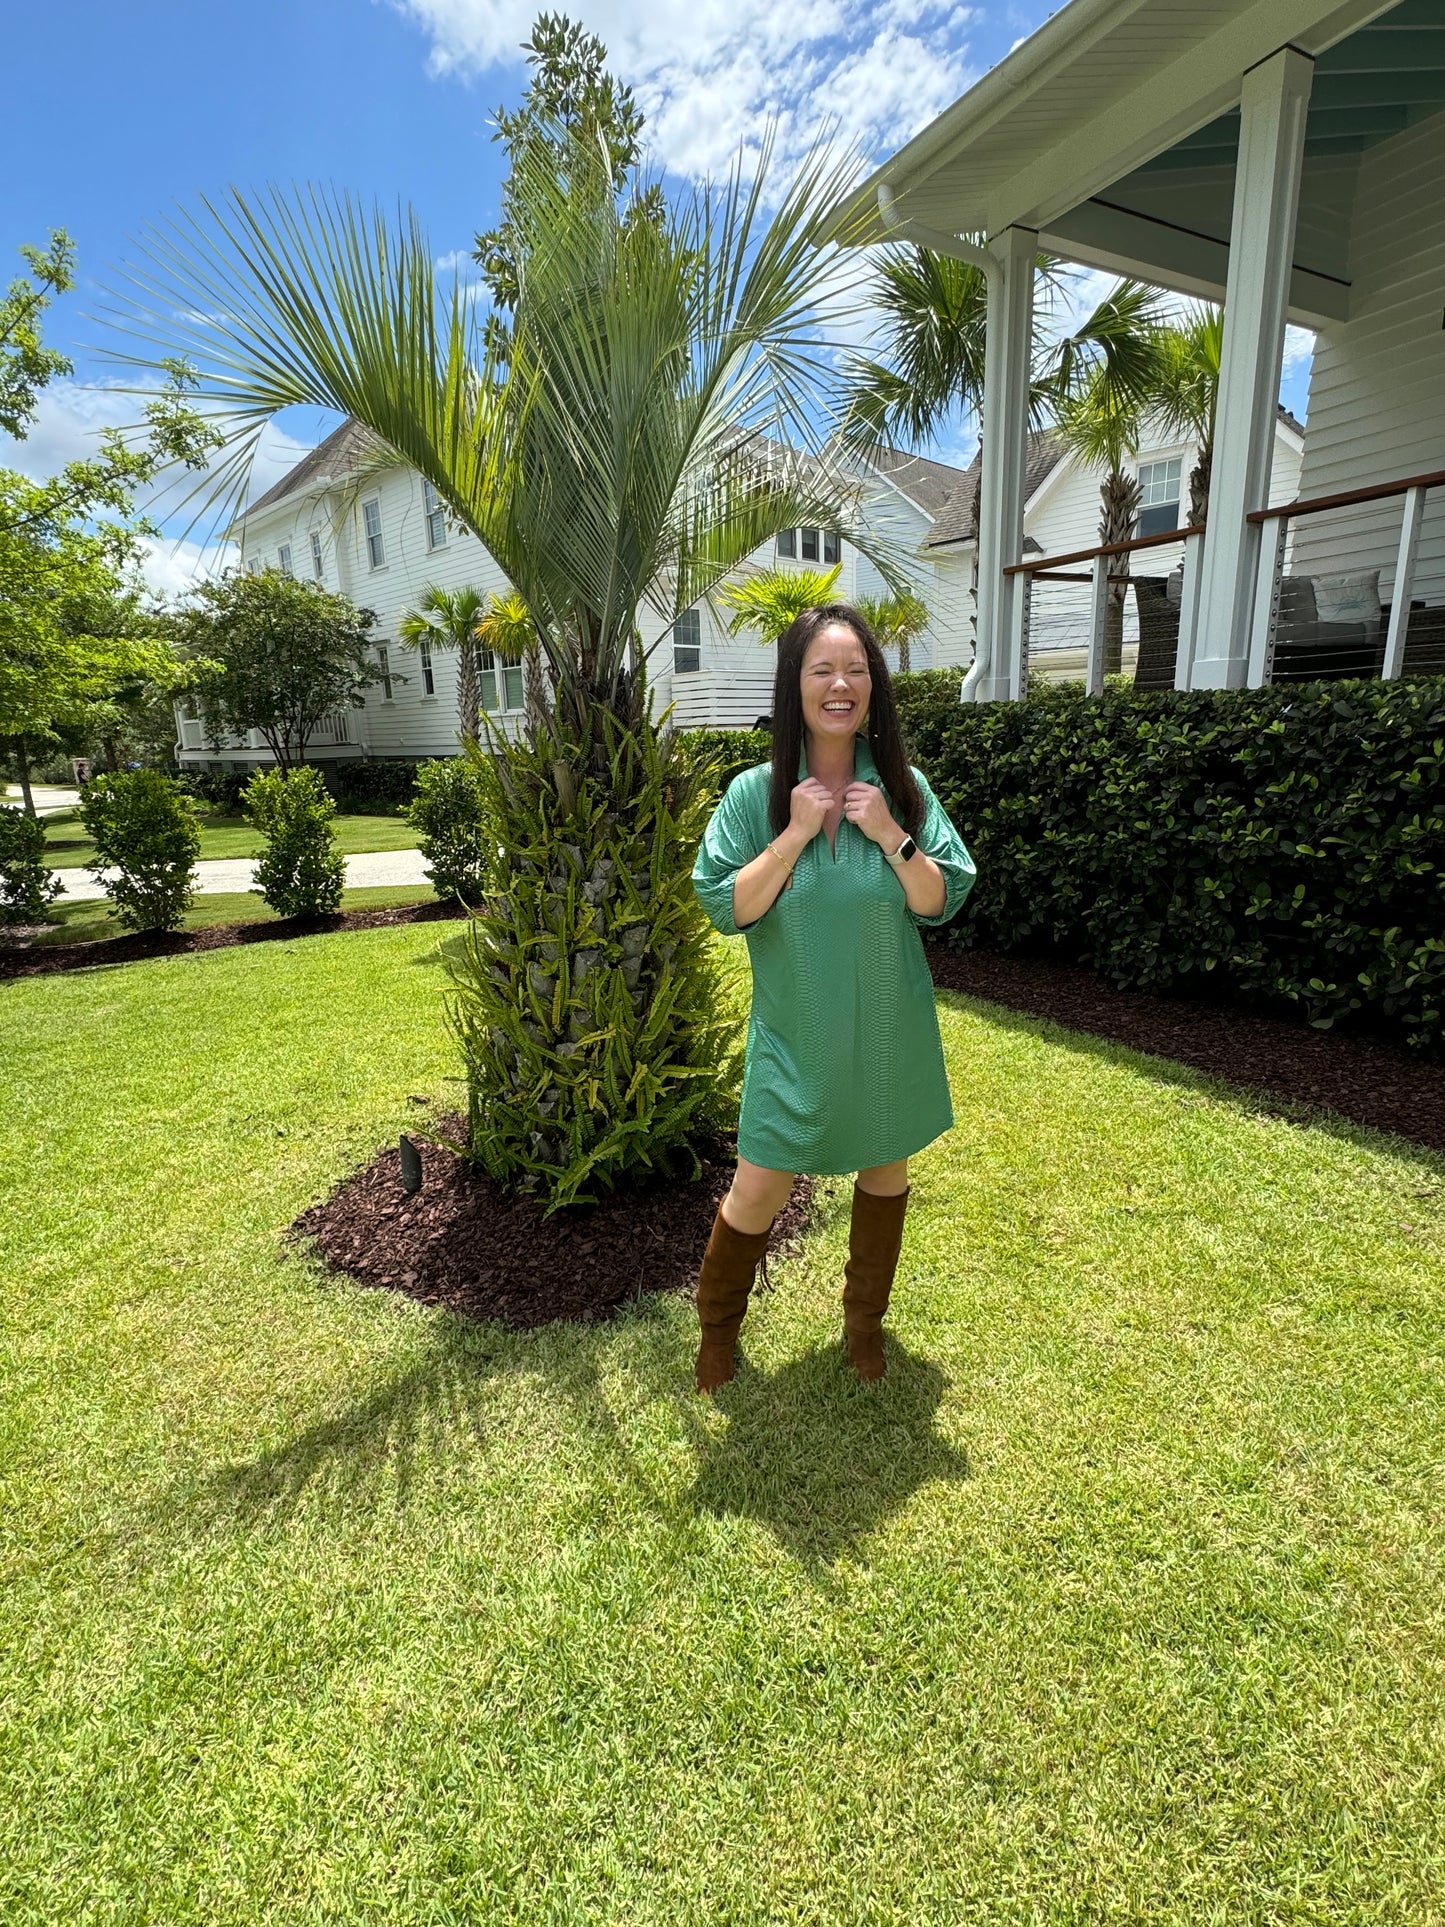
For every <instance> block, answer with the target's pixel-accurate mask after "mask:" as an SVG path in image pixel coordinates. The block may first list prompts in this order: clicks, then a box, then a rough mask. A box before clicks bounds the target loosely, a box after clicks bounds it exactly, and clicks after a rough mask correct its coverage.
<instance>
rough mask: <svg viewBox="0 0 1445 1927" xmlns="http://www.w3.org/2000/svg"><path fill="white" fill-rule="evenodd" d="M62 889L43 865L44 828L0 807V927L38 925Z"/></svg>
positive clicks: (16, 812)
mask: <svg viewBox="0 0 1445 1927" xmlns="http://www.w3.org/2000/svg"><path fill="white" fill-rule="evenodd" d="M62 890H63V885H62V884H61V881H60V878H59V877H58V876H56V874H55V872H54V871H53V870H51V869H49V868H47V866H46V862H45V825H44V824H43V823H42V822H40V821H39V819H38V818H36V817H33V816H27V815H26V814H25V812H24V810H15V809H11V808H10V806H9V805H8V804H5V805H0V923H39V922H40V920H41V918H42V917H43V916H44V915H45V911H46V906H47V905H48V904H51V903H53V902H54V901H55V899H56V898H57V897H58V896H60V895H61V893H62Z"/></svg>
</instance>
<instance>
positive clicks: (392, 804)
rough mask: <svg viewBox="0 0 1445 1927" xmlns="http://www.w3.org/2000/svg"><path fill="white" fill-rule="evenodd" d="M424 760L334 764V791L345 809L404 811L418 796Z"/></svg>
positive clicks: (331, 776) (330, 774) (331, 779)
mask: <svg viewBox="0 0 1445 1927" xmlns="http://www.w3.org/2000/svg"><path fill="white" fill-rule="evenodd" d="M421 767H422V765H421V763H420V762H406V761H402V760H401V759H400V758H398V759H397V760H395V761H390V760H387V761H380V760H378V761H375V762H373V761H371V760H370V759H368V760H367V761H366V762H351V763H333V764H332V765H331V768H330V770H329V771H328V778H329V786H330V789H331V792H332V794H333V795H334V796H335V798H336V800H337V802H338V803H339V804H340V806H341V808H342V809H343V810H349V811H355V812H357V813H358V814H360V815H363V816H364V815H366V814H367V812H368V811H372V810H378V809H382V810H398V811H400V810H404V809H406V808H408V807H409V806H410V804H411V802H412V800H413V799H414V797H415V796H416V775H417V771H418V770H419V769H420V768H421Z"/></svg>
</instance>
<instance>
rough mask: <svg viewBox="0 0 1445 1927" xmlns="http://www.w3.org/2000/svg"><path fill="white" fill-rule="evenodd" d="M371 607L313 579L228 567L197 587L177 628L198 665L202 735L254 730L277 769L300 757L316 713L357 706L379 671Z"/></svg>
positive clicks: (317, 720) (319, 716) (218, 737)
mask: <svg viewBox="0 0 1445 1927" xmlns="http://www.w3.org/2000/svg"><path fill="white" fill-rule="evenodd" d="M375 621H376V617H375V615H374V614H373V613H372V611H371V610H370V609H358V608H357V607H356V606H355V604H354V603H352V601H351V600H350V598H349V597H347V596H344V595H335V594H333V593H332V592H331V591H330V590H328V589H324V588H322V586H321V585H320V583H317V582H304V581H300V580H297V579H293V578H292V577H290V576H284V575H282V574H281V573H280V572H279V571H278V570H274V569H266V570H263V571H262V572H261V573H260V574H259V575H249V574H243V573H241V572H239V571H230V572H228V573H227V574H225V575H222V576H219V577H218V578H217V579H216V580H214V581H212V582H203V583H202V584H201V585H200V586H199V587H198V588H197V589H196V591H195V593H194V597H193V600H192V603H191V606H190V609H189V611H188V612H187V616H186V620H185V629H186V633H187V640H188V642H189V645H190V648H191V651H192V652H193V654H194V655H195V656H196V657H198V658H200V659H202V661H203V663H204V664H205V666H204V667H203V668H202V670H201V672H200V674H199V675H198V677H197V680H196V687H197V690H198V693H199V695H200V698H201V702H202V706H203V708H204V711H205V718H206V727H207V730H208V732H209V739H210V741H211V743H212V745H213V747H215V748H220V747H221V745H222V743H223V741H224V739H225V738H226V737H228V736H231V735H240V734H243V733H244V732H245V731H247V730H251V729H254V730H258V731H259V732H260V734H261V735H262V736H263V737H264V738H265V741H266V747H267V748H268V749H269V750H270V752H271V754H272V756H273V757H274V758H275V759H276V765H277V767H278V768H279V769H282V770H288V769H291V768H292V767H293V766H294V765H296V764H297V763H301V762H304V761H305V758H306V745H307V744H308V742H310V740H311V739H312V737H314V736H315V734H316V732H317V729H318V728H319V727H320V724H321V722H322V720H323V718H325V717H327V716H329V715H331V714H332V712H333V711H335V710H338V709H347V708H351V709H359V708H361V706H362V704H363V702H364V701H365V691H366V690H367V689H369V688H371V687H372V685H373V684H375V683H379V682H380V681H381V679H382V673H381V670H380V668H379V666H378V665H377V663H376V662H375V660H374V659H373V658H372V657H371V655H370V654H369V653H368V651H369V644H368V637H369V634H370V631H371V629H372V626H373V624H374V623H375Z"/></svg>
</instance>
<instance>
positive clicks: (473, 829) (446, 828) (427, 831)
mask: <svg viewBox="0 0 1445 1927" xmlns="http://www.w3.org/2000/svg"><path fill="white" fill-rule="evenodd" d="M406 814H407V821H408V822H409V823H410V824H411V826H412V828H413V829H414V830H415V831H416V833H417V838H418V841H419V843H420V846H421V853H422V855H423V856H424V857H425V858H426V860H427V864H428V869H427V875H428V876H429V877H430V878H431V882H432V888H433V889H434V890H435V891H436V893H437V895H438V896H439V897H460V898H461V900H462V902H463V903H480V901H481V898H482V874H483V861H482V785H481V780H480V778H479V776H478V774H477V770H476V766H475V764H474V763H473V762H471V761H469V760H468V758H466V757H465V756H452V757H448V758H447V760H446V761H445V762H437V763H423V764H422V766H421V768H420V769H419V770H418V771H417V779H416V796H415V799H414V800H413V802H412V805H411V808H410V809H409V810H408V811H407V813H406Z"/></svg>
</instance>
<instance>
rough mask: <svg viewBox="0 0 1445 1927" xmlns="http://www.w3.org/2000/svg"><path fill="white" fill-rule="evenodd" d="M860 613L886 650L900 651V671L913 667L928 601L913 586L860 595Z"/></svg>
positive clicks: (925, 621) (923, 627) (903, 672)
mask: <svg viewBox="0 0 1445 1927" xmlns="http://www.w3.org/2000/svg"><path fill="white" fill-rule="evenodd" d="M858 612H859V614H860V615H861V616H862V617H863V619H864V621H865V622H866V623H867V624H868V626H869V628H870V629H872V631H873V633H874V635H875V636H877V638H878V641H879V643H880V645H881V646H882V647H883V648H885V649H896V650H897V651H898V673H899V674H900V675H902V676H906V675H907V674H908V673H909V671H910V670H911V669H912V667H913V658H912V650H913V644H914V643H915V642H916V641H917V639H918V637H919V636H921V635H922V634H923V632H924V630H925V629H926V628H927V627H928V604H927V603H926V602H925V601H924V600H923V598H922V596H919V595H915V594H914V592H913V591H912V590H911V589H900V590H898V591H897V592H896V593H892V594H889V595H878V596H873V595H868V596H859V598H858Z"/></svg>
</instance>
